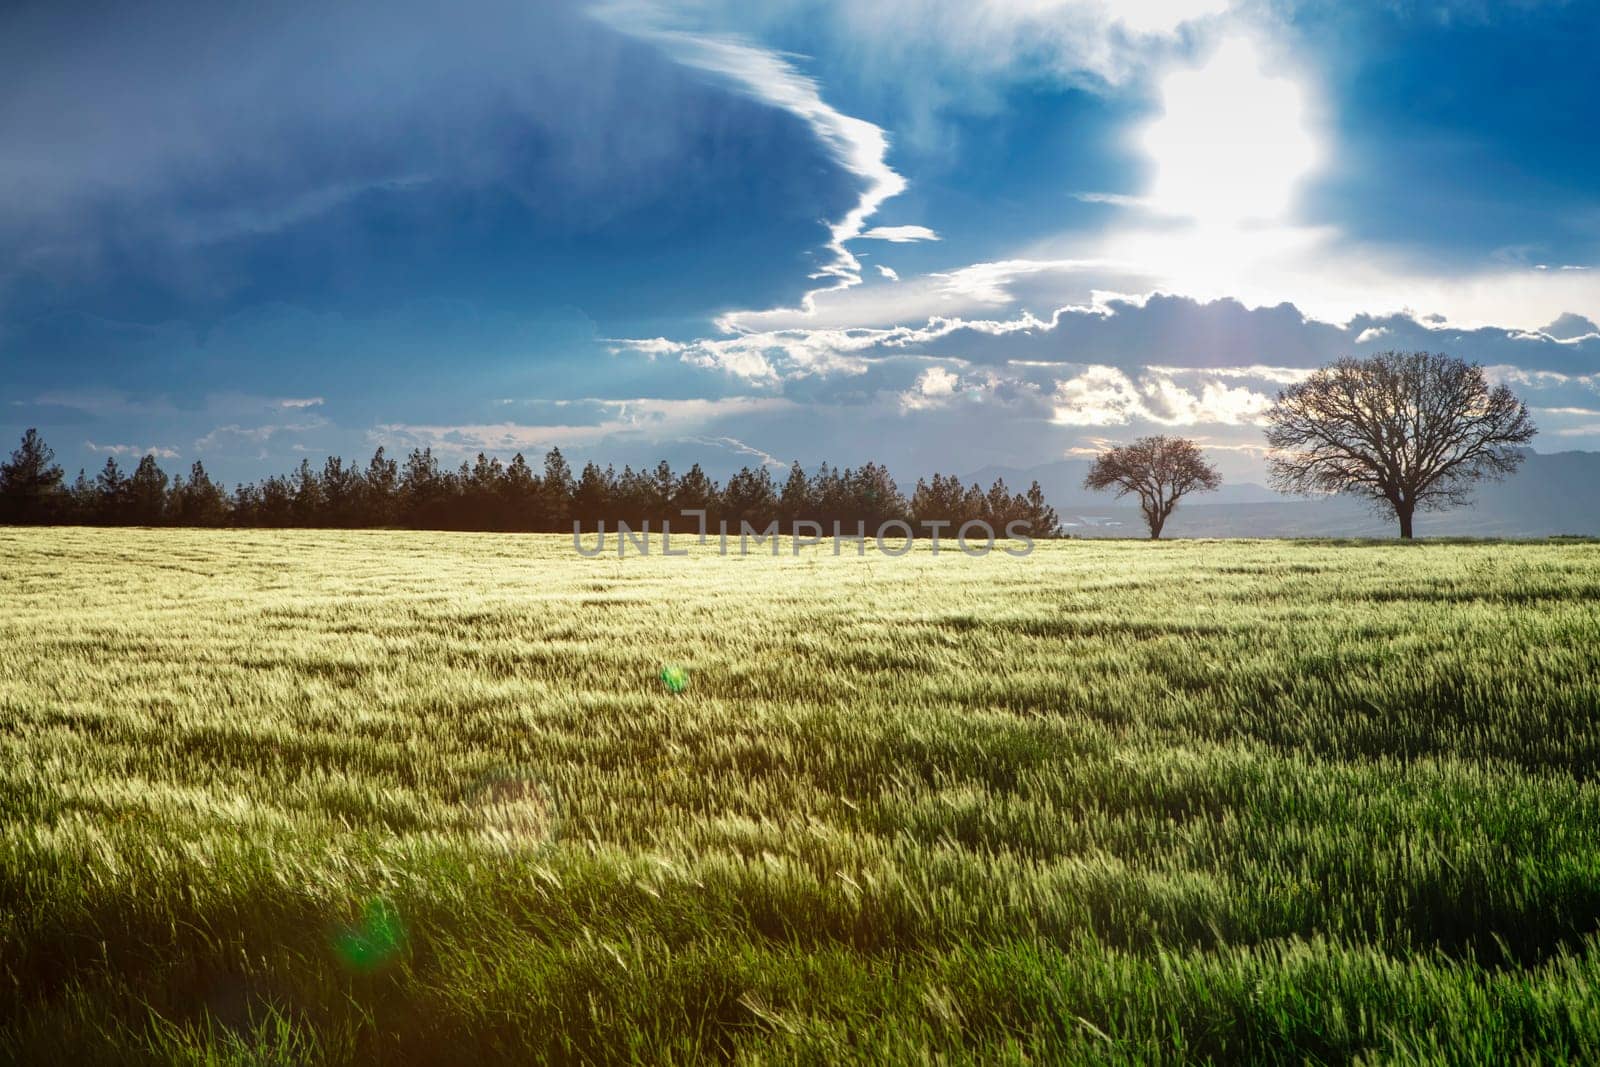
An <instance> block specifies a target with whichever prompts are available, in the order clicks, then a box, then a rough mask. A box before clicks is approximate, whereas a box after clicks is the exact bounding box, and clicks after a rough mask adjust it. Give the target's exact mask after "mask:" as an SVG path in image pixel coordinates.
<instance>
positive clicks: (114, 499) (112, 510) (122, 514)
mask: <svg viewBox="0 0 1600 1067" xmlns="http://www.w3.org/2000/svg"><path fill="white" fill-rule="evenodd" d="M94 487H95V493H96V496H97V500H96V502H95V515H96V517H97V521H98V522H101V523H105V524H107V525H113V526H114V525H120V524H122V523H124V522H127V521H128V508H129V505H130V503H131V499H130V496H131V490H130V488H129V485H128V478H127V475H125V474H123V473H122V468H121V467H119V466H118V465H117V457H116V456H107V457H106V465H105V466H104V467H101V468H100V473H99V474H97V475H95V476H94Z"/></svg>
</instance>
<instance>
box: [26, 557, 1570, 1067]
mask: <svg viewBox="0 0 1600 1067" xmlns="http://www.w3.org/2000/svg"><path fill="white" fill-rule="evenodd" d="M666 666H681V667H683V668H684V669H685V670H686V672H687V677H688V685H687V688H685V689H684V690H683V691H682V692H680V693H673V692H671V691H669V688H668V687H667V686H665V685H664V684H663V682H662V680H661V678H660V673H661V671H662V669H663V667H666ZM1597 709H1600V545H1596V544H1582V543H1566V544H1562V543H1525V544H1444V543H1418V544H1412V545H1401V544H1397V543H1393V542H1390V543H1334V542H1321V543H1314V542H1249V541H1239V542H1224V541H1193V542H1173V543H1160V544H1151V543H1143V542H1132V541H1129V542H1094V543H1084V542H1060V543H1053V544H1048V545H1041V546H1040V547H1039V548H1038V550H1037V551H1036V552H1035V553H1034V554H1033V555H1032V556H1031V557H1029V558H1027V559H1014V558H1010V557H1006V556H1002V555H999V554H995V555H992V556H990V557H987V558H985V559H971V558H967V557H964V556H962V555H960V554H957V553H952V552H945V553H941V554H940V555H939V556H937V557H933V556H930V555H929V554H928V553H927V552H926V550H925V549H921V550H919V551H917V552H916V553H914V554H912V555H910V556H907V557H905V558H901V559H888V558H883V557H880V556H876V555H869V556H868V557H867V558H865V559H857V558H854V557H853V556H850V555H846V556H842V557H839V558H835V557H833V556H832V555H831V554H829V553H828V552H827V551H826V549H824V550H823V551H822V552H821V553H820V554H812V555H807V556H804V557H802V558H798V559H795V558H787V557H785V558H781V559H776V560H774V559H772V558H759V557H755V558H744V559H741V558H737V557H734V558H718V557H716V556H715V555H711V554H708V553H705V552H701V553H700V554H697V555H695V556H693V557H692V558H689V559H670V560H664V559H661V558H660V557H659V556H653V557H651V558H648V559H640V558H634V557H630V558H628V559H625V560H621V561H618V560H617V559H615V558H610V559H595V560H585V559H579V558H577V557H576V556H575V555H574V554H573V552H572V547H571V543H570V539H565V538H559V537H539V536H511V535H443V534H441V535H429V534H406V533H389V532H361V533H310V532H294V533H274V532H248V531H233V532H230V531H213V532H201V531H196V532H183V531H152V530H131V531H127V530H125V531H93V530H54V531H25V530H20V529H0V1061H4V1062H26V1063H54V1062H66V1061H72V1062H75V1063H79V1064H89V1063H99V1062H119V1063H122V1062H153V1063H169V1062H181V1063H191V1062H192V1063H257V1062H271V1063H282V1062H291V1063H292V1062H307V1063H322V1062H332V1063H399V1062H468V1063H470V1062H480V1063H488V1062H513V1063H524V1062H538V1061H543V1060H550V1061H585V1062H597V1063H600V1062H604V1063H610V1062H630V1061H643V1062H678V1063H691V1062H701V1061H706V1060H734V1061H739V1062H756V1061H763V1062H808V1063H843V1062H853V1061H861V1062H885V1061H894V1062H904V1061H916V1062H922V1061H926V1060H929V1059H938V1058H944V1059H947V1060H950V1061H963V1060H969V1059H978V1060H983V1061H986V1062H996V1061H1014V1062H1025V1061H1031V1062H1059V1061H1062V1060H1068V1061H1072V1060H1078V1061H1082V1060H1092V1061H1100V1062H1104V1061H1110V1062H1116V1061H1127V1062H1161V1061H1181V1060H1204V1059H1216V1060H1222V1061H1228V1060H1237V1059H1240V1058H1252V1059H1257V1060H1261V1059H1267V1060H1283V1061H1291V1062H1300V1061H1302V1060H1305V1059H1311V1060H1320V1061H1327V1062H1346V1061H1350V1060H1367V1061H1385V1062H1388V1061H1392V1060H1396V1059H1399V1060H1437V1059H1440V1058H1446V1059H1451V1060H1455V1061H1481V1062H1507V1061H1512V1060H1516V1059H1518V1058H1526V1057H1529V1056H1531V1055H1532V1054H1534V1053H1535V1052H1536V1051H1537V1052H1538V1053H1539V1054H1540V1055H1541V1056H1542V1057H1543V1058H1545V1059H1547V1060H1550V1061H1562V1060H1566V1061H1572V1062H1594V1061H1596V1060H1597V1059H1600V1009H1597V1005H1600V936H1597V930H1600V785H1597V784H1596V781H1595V776H1596V771H1597V770H1600V722H1597V714H1596V713H1597Z"/></svg>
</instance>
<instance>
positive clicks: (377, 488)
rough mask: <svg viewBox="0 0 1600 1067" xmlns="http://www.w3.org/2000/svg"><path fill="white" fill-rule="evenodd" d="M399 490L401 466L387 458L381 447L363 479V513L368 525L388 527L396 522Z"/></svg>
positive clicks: (369, 463)
mask: <svg viewBox="0 0 1600 1067" xmlns="http://www.w3.org/2000/svg"><path fill="white" fill-rule="evenodd" d="M399 490H400V464H398V463H396V462H395V461H394V460H392V459H390V458H389V457H388V456H386V455H385V454H384V451H383V446H382V445H379V446H378V450H377V451H376V452H374V453H373V454H372V459H371V460H370V461H369V462H368V463H367V473H366V476H365V477H364V478H362V479H361V493H362V497H361V513H362V518H363V519H364V520H365V523H366V525H368V526H388V525H390V524H391V523H393V522H394V521H395V505H396V502H397V501H396V495H397V494H398V493H399Z"/></svg>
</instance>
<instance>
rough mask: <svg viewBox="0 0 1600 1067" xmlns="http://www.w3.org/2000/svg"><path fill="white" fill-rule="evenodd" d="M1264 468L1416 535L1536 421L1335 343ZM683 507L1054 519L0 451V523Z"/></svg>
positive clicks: (1114, 452) (1212, 472)
mask: <svg viewBox="0 0 1600 1067" xmlns="http://www.w3.org/2000/svg"><path fill="white" fill-rule="evenodd" d="M1265 421H1266V426H1267V443H1268V445H1269V446H1270V448H1271V454H1270V458H1269V466H1270V470H1271V475H1272V480H1273V484H1274V485H1275V486H1276V487H1277V488H1279V489H1281V490H1283V491H1284V492H1290V493H1314V494H1330V493H1345V494H1351V495H1355V496H1359V497H1364V498H1366V499H1367V500H1369V501H1371V502H1372V503H1373V504H1374V505H1375V506H1377V507H1379V508H1382V509H1386V510H1389V511H1392V513H1393V514H1394V516H1395V517H1396V519H1397V520H1398V521H1399V523H1400V536H1401V537H1404V538H1409V537H1411V536H1412V528H1413V527H1412V524H1413V521H1414V517H1415V515H1416V512H1417V511H1419V510H1421V511H1429V510H1443V509H1446V508H1451V507H1458V506H1461V505H1463V504H1466V503H1468V502H1470V499H1471V489H1472V486H1473V485H1474V484H1475V483H1476V482H1478V481H1480V480H1482V479H1484V478H1499V477H1503V476H1504V475H1507V474H1509V473H1511V472H1512V471H1514V470H1516V469H1517V466H1518V465H1519V464H1520V463H1521V462H1522V458H1523V453H1522V451H1521V446H1522V445H1525V444H1527V443H1528V442H1529V441H1531V440H1532V439H1533V437H1534V435H1535V434H1536V433H1537V432H1538V431H1537V429H1535V427H1534V425H1533V420H1532V419H1531V418H1530V417H1529V415H1528V408H1527V406H1526V405H1525V404H1524V403H1523V402H1522V401H1520V400H1518V399H1517V398H1516V397H1515V396H1514V395H1512V393H1511V390H1510V389H1508V388H1507V387H1506V386H1504V385H1497V386H1491V385H1490V383H1489V381H1488V378H1487V377H1486V375H1485V374H1484V372H1483V368H1482V367H1480V366H1479V365H1478V364H1476V363H1467V362H1465V361H1463V360H1460V359H1455V358H1453V357H1450V356H1446V355H1441V354H1435V353H1429V352H1384V353H1381V354H1379V355H1375V356H1370V357H1368V358H1365V359H1355V358H1349V359H1342V360H1339V361H1338V362H1337V363H1334V364H1333V365H1331V366H1328V367H1323V368H1322V369H1320V370H1317V371H1314V372H1312V373H1311V374H1310V375H1308V376H1307V377H1306V379H1305V380H1304V381H1301V382H1298V383H1296V384H1294V385H1291V386H1289V387H1288V388H1286V389H1284V390H1282V391H1280V392H1279V393H1278V397H1277V400H1276V401H1275V402H1274V403H1273V405H1272V407H1271V408H1270V409H1269V410H1268V411H1267V412H1266V415H1265ZM1221 484H1222V479H1221V477H1220V476H1219V475H1218V474H1217V471H1216V468H1214V467H1213V466H1211V464H1210V463H1209V462H1207V461H1206V459H1205V456H1204V454H1203V453H1202V452H1201V450H1200V448H1199V446H1198V445H1196V444H1195V443H1194V442H1193V441H1189V440H1185V439H1184V438H1180V437H1166V436H1161V437H1147V438H1143V439H1141V440H1138V441H1135V442H1133V443H1132V444H1130V445H1123V446H1120V447H1117V448H1113V449H1110V450H1108V451H1106V452H1104V453H1102V454H1101V455H1100V456H1099V457H1098V458H1097V459H1096V461H1095V463H1094V464H1093V466H1092V467H1091V468H1090V470H1089V474H1088V476H1087V478H1085V480H1084V486H1085V488H1088V489H1093V490H1111V491H1114V492H1115V493H1116V495H1117V496H1118V497H1122V496H1127V495H1130V494H1131V495H1133V496H1136V497H1137V498H1138V500H1139V506H1140V510H1141V511H1142V512H1143V514H1144V518H1145V523H1146V525H1147V526H1148V527H1149V530H1150V536H1151V537H1152V538H1156V537H1160V536H1161V531H1162V528H1163V527H1164V525H1165V523H1166V521H1167V519H1168V517H1170V516H1171V514H1172V512H1173V510H1174V509H1175V508H1176V507H1177V505H1178V501H1179V500H1181V499H1182V498H1183V497H1184V496H1186V495H1188V494H1189V493H1192V492H1203V491H1206V490H1213V489H1216V488H1218V487H1219V486H1220V485H1221ZM685 510H694V511H703V512H705V515H706V521H707V523H708V524H709V525H710V526H712V527H715V525H716V523H717V522H719V521H725V522H727V523H728V525H729V527H730V529H738V528H739V525H740V523H749V524H750V525H751V526H753V527H756V528H758V529H764V528H766V526H768V525H769V524H770V523H772V522H774V521H776V522H778V523H779V524H780V525H781V527H782V528H784V529H785V530H786V531H787V530H788V529H790V528H791V527H792V524H793V523H795V522H798V521H809V522H816V523H820V524H822V525H823V527H824V528H825V529H831V528H832V524H834V523H838V524H839V525H840V528H841V529H844V530H849V529H853V528H854V527H855V526H856V524H857V523H865V524H866V526H867V527H868V528H874V529H875V528H877V527H879V526H881V525H882V524H883V523H885V522H889V521H891V520H901V521H906V522H911V523H913V524H914V525H915V526H916V527H917V530H918V532H919V533H920V532H923V531H924V528H925V525H926V524H928V523H934V522H944V523H949V524H951V526H953V527H956V528H959V527H960V525H961V524H962V523H965V522H969V521H974V520H982V521H984V522H987V523H988V524H989V525H990V527H991V528H992V529H994V530H996V531H1003V530H1005V529H1006V527H1007V526H1008V525H1009V524H1010V523H1012V522H1023V523H1026V524H1027V530H1028V532H1029V533H1031V534H1032V536H1035V537H1048V536H1051V535H1053V534H1055V533H1056V532H1057V530H1058V527H1059V522H1058V520H1057V517H1056V513H1055V511H1054V510H1052V509H1051V508H1050V507H1049V506H1048V505H1047V504H1046V503H1045V500H1044V493H1043V492H1042V491H1041V490H1040V488H1039V483H1038V482H1034V483H1033V485H1032V487H1031V488H1030V489H1029V490H1028V491H1027V492H1026V493H1013V492H1012V491H1011V490H1010V489H1008V488H1007V487H1006V485H1005V483H1004V482H1003V481H997V482H995V483H994V485H993V486H992V487H991V488H990V489H989V491H988V492H987V493H985V492H983V491H982V490H981V489H979V488H978V486H976V485H970V486H964V485H962V484H961V482H960V481H959V480H958V479H956V478H947V477H945V476H943V475H938V474H936V475H934V476H933V478H932V480H931V481H919V482H918V483H917V487H916V491H915V492H914V493H913V494H912V495H911V498H910V499H909V500H907V499H906V498H905V497H904V496H903V495H902V494H901V493H900V490H899V489H898V488H897V487H896V485H895V482H894V479H893V478H891V477H890V476H889V472H888V471H887V470H886V469H884V468H883V467H881V466H879V465H878V464H876V463H868V464H866V465H865V466H862V467H858V468H853V469H845V468H837V467H829V466H828V465H827V464H823V465H822V467H821V468H820V469H819V470H818V471H817V472H816V473H815V474H813V475H807V474H806V473H805V471H803V470H802V469H801V468H800V465H799V464H795V465H794V466H793V467H792V468H790V470H789V474H788V477H787V479H786V480H785V481H784V483H783V485H782V486H781V487H780V486H779V485H778V484H777V483H776V482H775V481H774V480H773V478H772V475H771V473H770V472H769V471H768V470H767V469H766V468H765V467H759V468H756V469H754V470H752V469H750V468H748V467H746V468H745V469H743V470H741V471H740V472H739V473H738V474H736V475H734V476H733V477H732V478H730V479H728V483H727V485H725V486H720V487H719V486H718V485H717V484H716V483H715V482H713V481H712V480H711V479H710V478H708V477H707V476H706V475H705V472H704V471H702V470H701V469H700V467H699V465H698V464H696V465H695V466H694V467H692V468H690V469H689V471H688V472H687V473H685V474H681V475H676V474H674V473H673V472H672V469H671V468H670V467H669V466H668V465H667V464H666V463H661V464H659V465H658V466H657V467H656V468H655V470H653V471H635V470H633V469H632V468H631V467H624V468H623V470H622V473H621V474H620V475H619V474H618V473H617V472H616V471H615V470H613V469H612V468H610V467H606V468H604V469H602V468H601V467H599V466H598V465H596V464H594V463H590V464H588V465H587V466H585V467H584V468H583V471H582V473H581V474H580V475H578V476H577V477H576V478H574V477H573V475H572V471H571V469H570V468H569V467H568V466H567V461H566V460H565V459H564V458H563V457H562V455H561V451H560V449H553V450H552V451H551V452H550V454H549V455H547V456H546V457H545V460H544V467H543V470H542V472H541V473H535V472H534V470H533V468H532V467H531V466H529V464H528V462H527V461H526V460H525V459H524V458H523V457H522V456H521V455H520V454H519V455H518V456H516V458H514V459H513V460H512V461H511V462H510V463H509V464H505V465H502V464H501V462H500V460H499V459H495V458H490V457H488V456H485V455H483V454H479V456H478V458H477V461H476V462H475V463H463V464H462V465H461V467H460V469H459V470H455V471H447V470H444V469H442V468H441V467H440V466H439V463H438V461H437V460H436V459H435V458H434V456H433V454H432V453H431V452H430V451H428V450H427V449H423V450H421V451H413V452H412V453H411V454H410V455H409V456H407V457H406V460H405V462H404V463H403V464H401V463H398V462H396V461H395V460H393V459H390V458H389V457H388V456H387V455H386V454H385V453H384V450H383V449H381V448H380V449H378V451H377V454H376V455H374V456H373V457H372V460H371V462H369V463H368V464H367V466H366V468H365V469H364V470H362V469H359V468H357V467H355V466H353V465H347V464H346V463H345V462H344V461H343V460H342V459H340V458H338V457H337V456H335V457H331V458H329V459H328V461H327V462H326V463H325V464H324V465H323V467H322V469H321V470H320V471H318V470H316V469H315V468H313V467H312V466H311V464H310V463H309V462H308V461H302V462H301V464H300V469H299V470H298V471H296V472H295V473H294V474H291V475H289V476H287V477H273V478H268V479H266V480H265V481H264V482H261V483H260V484H255V485H241V486H239V487H238V488H237V489H236V490H235V491H234V492H233V493H232V495H229V494H228V493H226V492H224V491H223V489H222V488H221V487H220V486H219V485H217V484H216V483H215V482H214V481H212V479H211V477H210V476H209V475H208V474H207V473H206V470H205V467H204V466H203V465H202V464H200V463H198V462H197V463H195V464H194V466H193V467H191V468H190V470H189V475H188V477H187V478H184V477H182V476H180V477H177V478H174V479H172V480H171V482H170V483H169V481H168V479H167V475H166V473H165V472H163V471H162V470H161V468H160V467H159V466H158V465H157V464H156V461H155V458H154V457H153V456H146V457H144V459H142V460H140V462H139V466H138V468H137V469H136V470H135V471H134V472H133V474H132V475H131V476H125V475H124V474H123V473H122V471H121V469H120V468H119V467H118V465H117V462H116V460H115V459H114V458H113V459H109V460H107V461H106V465H105V468H104V469H103V470H101V471H100V473H99V474H98V475H96V476H95V477H94V478H93V479H90V478H89V477H87V475H86V474H85V473H84V472H82V471H79V472H78V478H77V480H76V481H75V482H73V483H72V484H71V485H70V486H64V485H63V484H62V471H61V468H60V467H58V466H56V465H55V463H54V457H53V455H52V453H51V452H50V449H49V447H48V446H46V445H45V443H44V441H43V440H42V439H40V437H39V435H38V434H37V433H36V432H35V431H33V430H29V431H28V432H27V434H25V435H24V436H23V439H22V445H21V447H20V448H18V450H17V451H16V452H15V453H13V454H12V457H11V462H10V463H7V464H4V465H0V522H80V523H104V524H114V523H134V524H143V525H154V524H158V523H164V522H165V523H176V524H181V525H194V526H221V525H228V524H233V525H238V526H339V527H345V526H392V525H400V526H412V527H420V528H426V529H460V530H570V529H571V528H572V523H573V522H577V523H579V524H581V525H582V527H583V528H584V529H588V530H592V529H595V528H596V526H597V524H599V523H601V522H605V523H607V524H611V525H613V528H614V524H615V523H617V522H625V523H627V524H628V525H629V526H631V527H632V528H634V529H641V528H643V526H644V524H645V523H646V522H648V523H650V525H651V527H652V528H653V529H656V530H659V529H660V528H661V523H662V522H663V521H664V520H665V521H672V522H680V521H682V520H681V513H682V512H683V511H685Z"/></svg>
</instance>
